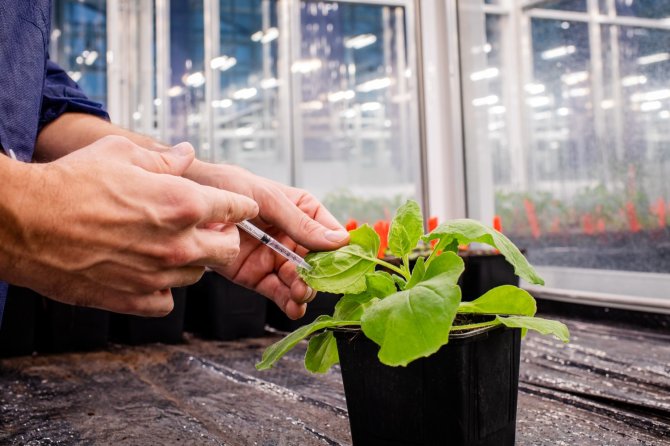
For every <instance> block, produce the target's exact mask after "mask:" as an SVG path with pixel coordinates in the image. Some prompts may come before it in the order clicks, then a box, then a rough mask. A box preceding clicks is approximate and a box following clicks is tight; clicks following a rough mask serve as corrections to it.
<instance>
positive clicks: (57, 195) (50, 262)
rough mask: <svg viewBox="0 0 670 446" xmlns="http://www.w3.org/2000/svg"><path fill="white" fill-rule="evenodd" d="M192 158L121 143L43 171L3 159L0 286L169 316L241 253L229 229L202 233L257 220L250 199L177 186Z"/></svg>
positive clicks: (181, 150) (184, 149)
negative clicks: (183, 295) (178, 289)
mask: <svg viewBox="0 0 670 446" xmlns="http://www.w3.org/2000/svg"><path fill="white" fill-rule="evenodd" d="M193 157H194V153H193V148H192V147H191V146H190V145H189V144H182V145H180V146H177V147H175V148H172V149H170V150H168V151H165V152H162V153H159V152H152V151H148V150H145V149H143V148H141V147H139V146H137V145H135V144H133V143H132V142H131V141H129V140H127V139H125V138H121V137H106V138H103V139H101V140H99V141H97V142H95V143H94V144H92V145H89V146H87V147H85V148H83V149H82V150H78V151H76V152H74V153H72V154H69V155H66V156H64V157H62V158H60V159H58V160H56V161H54V162H51V163H46V164H24V163H20V162H17V161H14V160H11V159H9V158H7V157H4V156H0V176H1V178H2V179H3V186H4V188H3V200H1V201H0V221H2V225H0V280H4V281H7V282H10V283H13V284H16V285H20V286H26V287H29V288H32V289H34V290H36V291H38V292H40V293H41V294H43V295H45V296H48V297H51V298H53V299H56V300H59V301H62V302H66V303H72V304H77V305H84V306H91V307H97V308H103V309H108V310H111V311H116V312H121V313H131V314H138V315H147V316H158V315H164V314H166V313H168V312H169V311H170V310H171V309H172V305H173V302H172V298H171V294H170V291H169V288H170V287H173V286H181V285H186V284H189V283H193V282H195V281H197V280H198V279H199V277H200V276H201V275H202V273H203V272H204V267H205V266H211V267H223V266H225V265H227V264H229V263H230V262H231V261H233V260H234V258H235V257H236V256H237V254H238V253H239V234H238V232H237V230H236V228H235V227H234V225H226V226H225V227H224V229H223V230H222V231H220V232H216V231H212V230H210V229H208V225H210V224H213V223H215V222H222V221H224V222H235V221H240V220H243V219H248V218H253V217H254V216H255V215H256V213H257V205H256V203H254V202H253V201H252V200H250V199H248V198H246V197H242V196H239V195H236V194H231V193H228V192H225V191H221V190H218V189H214V188H211V187H203V186H200V185H198V184H196V183H193V182H192V181H189V180H187V179H184V178H181V175H182V174H183V172H184V171H185V170H186V168H187V167H188V166H189V165H190V164H191V162H192V161H193ZM101 160H104V162H100V161H101Z"/></svg>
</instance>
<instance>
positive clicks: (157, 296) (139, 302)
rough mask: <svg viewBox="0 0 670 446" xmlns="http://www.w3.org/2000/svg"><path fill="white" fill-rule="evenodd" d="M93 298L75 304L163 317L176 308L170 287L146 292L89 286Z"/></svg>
mask: <svg viewBox="0 0 670 446" xmlns="http://www.w3.org/2000/svg"><path fill="white" fill-rule="evenodd" d="M87 288H88V289H90V290H91V291H89V294H90V295H92V296H94V297H91V298H80V299H78V300H76V301H75V302H72V303H73V304H75V305H79V306H85V307H91V308H99V309H101V310H107V311H112V312H114V313H121V314H131V315H134V316H145V317H163V316H167V315H168V314H170V312H172V310H173V309H174V300H173V298H172V292H171V291H170V290H169V289H166V290H161V291H156V292H153V293H146V294H141V293H138V294H134V293H122V292H119V291H117V290H113V289H110V288H103V287H99V286H89V287H87Z"/></svg>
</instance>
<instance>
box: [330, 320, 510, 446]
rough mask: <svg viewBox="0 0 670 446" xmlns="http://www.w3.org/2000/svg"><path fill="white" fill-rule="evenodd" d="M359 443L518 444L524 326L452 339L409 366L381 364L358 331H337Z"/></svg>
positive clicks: (370, 445) (362, 445) (372, 345)
mask: <svg viewBox="0 0 670 446" xmlns="http://www.w3.org/2000/svg"><path fill="white" fill-rule="evenodd" d="M334 333H335V337H336V339H337V348H338V352H339V356H340V364H341V370H342V379H343V382H344V391H345V395H346V398H347V408H348V410H349V422H350V425H351V434H352V438H353V443H354V445H357V446H400V445H413V446H428V445H431V446H432V445H438V444H449V445H450V446H475V445H476V446H505V445H510V446H511V445H514V437H515V429H516V404H517V391H518V385H519V351H520V341H521V332H520V330H519V329H504V328H501V327H498V328H495V329H492V330H483V331H482V330H480V331H477V332H471V333H469V334H467V335H464V336H458V337H456V336H453V337H452V339H450V340H449V344H447V345H445V346H444V347H443V348H442V349H440V350H439V351H438V352H437V353H435V354H434V355H432V356H430V357H428V358H422V359H418V360H416V361H414V362H412V363H411V364H409V365H408V366H407V367H389V366H386V365H383V364H381V363H380V362H379V360H378V359H377V352H378V351H379V347H378V346H377V345H376V344H375V343H374V342H372V341H370V340H369V339H368V338H366V337H365V336H364V335H363V334H362V332H360V331H359V330H354V331H346V330H335V331H334Z"/></svg>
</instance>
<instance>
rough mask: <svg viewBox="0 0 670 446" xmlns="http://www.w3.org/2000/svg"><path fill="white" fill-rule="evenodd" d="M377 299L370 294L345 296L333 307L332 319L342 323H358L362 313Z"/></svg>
mask: <svg viewBox="0 0 670 446" xmlns="http://www.w3.org/2000/svg"><path fill="white" fill-rule="evenodd" d="M375 301H377V298H375V297H373V296H372V295H371V294H370V293H368V292H365V293H360V294H345V295H344V296H342V299H340V300H339V302H337V304H336V305H335V312H334V313H333V319H337V320H342V321H360V320H361V316H363V311H364V310H365V309H366V308H367V307H369V306H370V305H372V304H373V303H374V302H375Z"/></svg>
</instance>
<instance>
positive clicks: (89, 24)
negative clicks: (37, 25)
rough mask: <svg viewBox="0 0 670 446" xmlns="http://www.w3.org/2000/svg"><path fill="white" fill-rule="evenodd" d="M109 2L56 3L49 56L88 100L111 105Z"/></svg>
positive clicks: (61, 0) (72, 0)
mask: <svg viewBox="0 0 670 446" xmlns="http://www.w3.org/2000/svg"><path fill="white" fill-rule="evenodd" d="M106 6H107V2H106V0H56V1H54V2H53V12H52V31H51V44H50V50H49V55H50V57H51V59H52V60H54V61H55V62H56V63H58V64H59V65H60V66H61V67H63V69H64V70H66V71H67V72H68V74H69V75H70V77H71V78H72V79H73V80H74V81H76V82H77V83H78V84H79V86H80V87H81V88H82V89H83V90H84V91H85V92H86V94H87V95H88V97H89V98H90V99H91V100H93V101H96V102H100V103H102V104H103V105H105V104H106V102H107V60H106V57H105V55H106V54H107V41H106V38H107V11H106Z"/></svg>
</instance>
